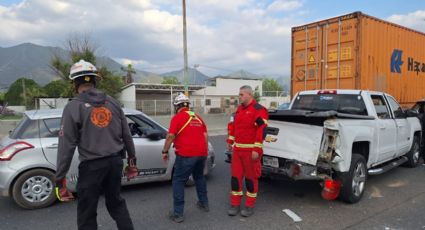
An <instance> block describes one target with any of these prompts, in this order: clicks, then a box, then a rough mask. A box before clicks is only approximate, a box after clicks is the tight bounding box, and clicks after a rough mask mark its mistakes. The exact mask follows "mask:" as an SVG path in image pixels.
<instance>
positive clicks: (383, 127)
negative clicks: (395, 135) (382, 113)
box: [379, 124, 387, 129]
mask: <svg viewBox="0 0 425 230" xmlns="http://www.w3.org/2000/svg"><path fill="white" fill-rule="evenodd" d="M379 128H380V129H386V128H387V126H385V124H381V125H379Z"/></svg>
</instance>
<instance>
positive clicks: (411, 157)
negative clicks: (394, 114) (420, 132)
mask: <svg viewBox="0 0 425 230" xmlns="http://www.w3.org/2000/svg"><path fill="white" fill-rule="evenodd" d="M420 155H421V145H420V140H419V137H418V136H415V137H414V138H413V143H412V148H411V149H410V151H409V152H408V153H406V157H407V162H406V163H404V165H405V166H407V167H409V168H415V167H417V166H418V165H419V158H420Z"/></svg>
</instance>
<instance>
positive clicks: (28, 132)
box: [18, 120, 38, 139]
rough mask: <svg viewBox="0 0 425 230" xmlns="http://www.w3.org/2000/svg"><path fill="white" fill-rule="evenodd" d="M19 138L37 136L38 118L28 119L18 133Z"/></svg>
mask: <svg viewBox="0 0 425 230" xmlns="http://www.w3.org/2000/svg"><path fill="white" fill-rule="evenodd" d="M18 136H19V138H21V139H32V138H38V120H28V122H26V123H25V124H24V126H23V127H22V129H21V130H20V132H19V134H18Z"/></svg>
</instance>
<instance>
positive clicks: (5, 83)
mask: <svg viewBox="0 0 425 230" xmlns="http://www.w3.org/2000/svg"><path fill="white" fill-rule="evenodd" d="M54 55H59V56H60V57H61V58H63V59H64V60H68V61H69V52H68V51H66V50H65V49H62V48H59V47H51V46H40V45H36V44H32V43H23V44H20V45H17V46H12V47H7V48H2V47H0V90H3V91H4V90H5V89H7V88H8V87H9V86H10V85H11V84H12V83H13V82H15V81H16V80H17V79H19V78H21V77H25V78H31V79H33V80H34V81H36V82H37V83H38V84H40V85H46V84H47V83H49V82H51V81H52V80H55V79H59V77H58V76H57V74H56V73H55V71H54V70H53V69H52V67H51V66H50V61H51V60H52V58H53V57H54ZM96 62H97V63H96V64H97V66H106V67H107V68H108V69H109V70H111V71H114V72H115V73H116V74H118V75H122V76H124V75H125V72H123V71H122V70H121V68H122V67H123V66H122V65H121V64H120V63H118V62H116V61H114V60H113V59H112V58H109V57H105V56H97V57H96ZM135 71H136V73H135V74H133V78H134V81H135V82H141V83H161V82H162V81H163V79H164V77H169V76H175V77H177V79H178V80H179V81H180V82H184V79H183V69H180V70H176V71H171V72H167V73H162V74H157V73H152V72H148V71H143V70H138V69H135ZM228 76H229V77H235V78H255V79H259V78H263V77H262V76H260V75H256V74H252V73H249V72H247V71H244V70H239V71H236V72H234V73H230V74H229V75H228ZM281 78H282V77H280V78H277V77H276V79H277V80H278V82H279V83H280V84H281V85H282V86H284V87H285V84H287V82H285V79H284V78H282V79H281ZM208 79H209V76H207V75H205V74H203V73H201V72H200V71H198V70H197V69H194V68H189V69H188V82H189V84H194V85H203V84H204V83H205V81H206V80H208Z"/></svg>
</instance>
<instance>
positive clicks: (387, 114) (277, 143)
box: [262, 90, 422, 203]
mask: <svg viewBox="0 0 425 230" xmlns="http://www.w3.org/2000/svg"><path fill="white" fill-rule="evenodd" d="M416 116H417V113H416V112H414V111H412V110H407V111H403V109H402V108H401V107H400V105H399V104H398V103H397V101H396V100H395V99H394V98H393V97H392V96H390V95H388V94H386V93H382V92H372V91H364V90H312V91H303V92H300V93H298V94H297V95H296V96H295V97H294V98H293V100H292V102H291V105H290V107H289V110H277V111H275V112H270V113H269V127H268V128H267V135H266V137H265V142H264V156H263V166H262V171H263V176H265V177H272V178H273V177H281V176H285V177H289V178H292V179H295V180H309V179H313V180H314V179H317V180H321V181H323V180H325V181H326V180H330V181H338V182H339V186H338V187H339V188H337V190H338V191H337V194H338V195H336V196H337V197H339V198H340V199H341V200H343V201H345V202H347V203H356V202H358V201H359V200H360V199H361V197H362V195H363V193H364V188H365V183H366V180H367V177H368V175H377V174H380V173H383V172H386V171H387V170H389V169H391V168H394V167H396V166H399V165H401V164H404V165H406V166H408V167H416V166H417V165H418V164H419V153H420V144H421V143H420V142H421V135H422V134H421V125H420V122H419V120H418V118H417V117H416ZM326 184H327V183H326V182H325V183H323V185H324V190H325V186H326ZM322 195H323V192H322ZM334 198H336V197H334Z"/></svg>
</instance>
